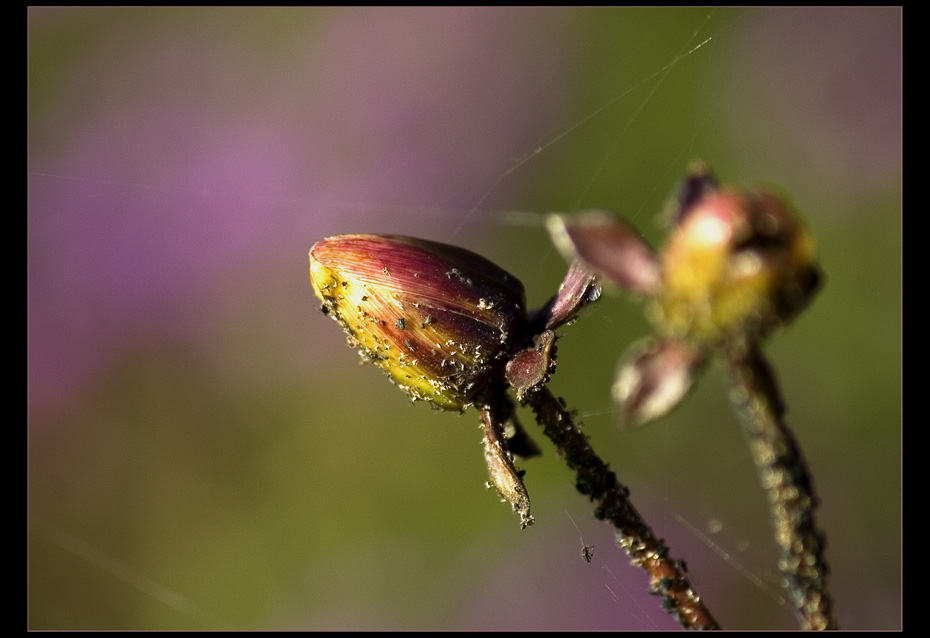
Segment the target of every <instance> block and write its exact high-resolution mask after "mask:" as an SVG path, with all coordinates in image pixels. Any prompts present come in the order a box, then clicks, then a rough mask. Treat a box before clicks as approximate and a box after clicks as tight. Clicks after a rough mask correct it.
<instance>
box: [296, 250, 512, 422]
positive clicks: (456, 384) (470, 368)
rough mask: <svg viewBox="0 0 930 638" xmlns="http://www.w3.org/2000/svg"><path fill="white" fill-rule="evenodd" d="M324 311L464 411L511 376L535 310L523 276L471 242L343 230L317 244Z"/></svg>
mask: <svg viewBox="0 0 930 638" xmlns="http://www.w3.org/2000/svg"><path fill="white" fill-rule="evenodd" d="M310 279H311V282H312V284H313V290H314V292H315V293H316V295H317V297H319V298H320V299H321V300H322V302H323V308H322V309H323V312H324V313H326V314H327V315H329V316H330V317H332V318H333V319H334V320H336V321H337V322H338V323H339V324H340V325H342V327H343V329H344V330H345V331H346V333H347V334H348V335H349V337H350V339H351V341H352V342H354V343H357V344H358V347H359V354H360V355H361V356H362V358H363V360H364V361H369V362H372V363H375V364H376V365H378V366H380V367H381V368H382V369H383V370H384V371H385V372H387V373H388V375H389V376H390V378H391V379H392V380H393V381H394V382H395V383H396V384H397V385H398V386H400V388H401V389H403V390H404V391H405V392H407V393H408V394H410V396H411V397H413V398H414V399H415V400H424V401H429V402H430V403H432V404H433V405H434V406H436V407H439V408H442V409H446V410H463V409H464V408H466V407H467V406H468V405H470V404H471V402H472V399H473V398H474V396H475V395H476V394H477V393H478V392H479V391H480V390H481V389H482V388H483V387H484V386H485V384H486V383H487V382H488V381H489V380H490V379H491V378H493V377H495V376H500V378H503V366H504V364H505V357H506V356H507V355H508V353H509V351H510V348H511V340H512V339H513V335H514V332H515V331H517V330H519V329H520V326H521V324H522V322H523V321H524V318H525V313H526V301H525V294H524V290H523V284H522V283H520V281H519V280H518V279H517V278H516V277H514V276H513V275H511V274H509V273H507V272H506V271H504V270H502V269H501V268H499V267H498V266H496V265H495V264H493V263H491V262H490V261H488V260H487V259H485V258H483V257H480V256H479V255H476V254H475V253H472V252H470V251H468V250H465V249H462V248H457V247H455V246H448V245H445V244H439V243H435V242H429V241H425V240H420V239H413V238H410V237H401V236H397V235H340V236H337V237H330V238H327V239H324V240H322V241H320V242H318V243H317V244H315V245H314V246H313V248H311V249H310Z"/></svg>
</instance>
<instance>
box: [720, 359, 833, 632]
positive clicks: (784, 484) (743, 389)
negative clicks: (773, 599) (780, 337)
mask: <svg viewBox="0 0 930 638" xmlns="http://www.w3.org/2000/svg"><path fill="white" fill-rule="evenodd" d="M728 366H729V369H730V376H731V379H732V384H733V386H732V390H731V392H730V400H731V402H732V403H733V407H734V409H735V410H736V412H737V414H738V415H739V417H740V421H741V422H742V424H743V431H744V433H745V435H746V438H747V440H748V443H749V449H750V450H751V451H752V457H753V461H755V464H756V467H757V468H758V470H759V478H760V480H761V482H762V487H763V488H764V489H765V490H766V493H767V494H768V498H769V506H770V508H771V511H772V522H773V524H774V526H775V541H776V542H777V543H778V546H779V548H780V549H781V558H780V560H779V568H780V569H781V571H782V574H783V575H784V578H783V584H784V585H785V587H786V589H787V590H788V593H789V594H790V596H791V599H792V601H793V602H794V604H795V607H796V609H797V613H798V615H799V617H800V621H801V626H802V627H803V628H804V629H836V628H837V625H836V619H835V618H834V616H833V601H832V599H831V598H830V594H829V593H828V591H827V579H828V576H829V568H828V566H827V563H826V560H825V559H824V556H823V554H824V545H825V544H826V541H825V536H824V534H823V532H821V531H819V530H818V529H817V526H816V524H815V522H814V510H815V509H816V507H817V505H818V501H817V496H816V495H815V494H814V488H813V484H812V482H811V478H810V475H809V473H808V471H807V465H806V464H805V462H804V457H803V456H802V455H801V450H800V448H799V447H798V444H797V442H796V441H795V438H794V435H793V434H792V433H791V430H789V429H788V426H787V425H786V424H785V422H784V411H785V410H784V403H783V402H782V398H781V394H780V392H779V390H778V385H777V382H776V380H775V375H774V372H773V371H772V368H771V366H770V365H769V364H768V362H767V361H766V359H765V356H764V355H763V354H762V352H761V351H760V350H759V349H758V347H755V346H753V347H750V348H749V349H748V350H747V351H744V352H735V353H732V352H731V353H729V356H728Z"/></svg>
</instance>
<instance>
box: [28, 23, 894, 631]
mask: <svg viewBox="0 0 930 638" xmlns="http://www.w3.org/2000/svg"><path fill="white" fill-rule="evenodd" d="M27 17H28V33H29V51H28V55H29V58H28V61H29V105H28V108H29V110H28V115H29V121H28V142H29V148H28V158H27V196H28V213H27V225H28V226H27V344H28V346H27V347H28V352H27V408H28V417H29V418H28V424H27V427H28V436H29V450H28V454H29V457H28V458H29V474H28V476H29V485H28V489H29V518H30V535H29V548H28V550H29V574H28V581H29V582H28V587H29V589H28V595H29V624H30V627H31V628H35V629H40V628H59V629H62V628H64V629H85V628H92V629H189V628H193V629H202V628H223V627H230V626H231V627H234V628H240V629H319V630H325V629H365V628H367V629H437V628H447V629H463V628H464V629H570V628H576V629H610V628H617V627H626V628H653V629H673V628H675V623H674V621H672V620H671V618H670V617H669V616H667V615H666V614H665V613H664V612H663V611H662V610H661V606H660V604H659V601H658V600H656V599H655V598H654V597H650V596H648V595H647V594H645V579H644V576H643V575H642V573H640V572H639V571H638V570H634V569H632V568H630V567H629V566H628V565H627V561H626V558H625V556H624V555H623V554H622V553H621V552H619V551H617V550H616V549H615V548H613V547H612V545H613V541H612V539H611V533H610V530H609V528H607V527H606V526H604V525H602V524H600V523H598V522H596V521H594V519H593V518H592V517H591V513H590V509H589V508H588V506H587V503H586V502H585V501H584V499H583V498H580V497H579V496H578V494H576V493H575V492H574V491H573V490H572V489H571V485H570V478H569V477H568V474H567V472H566V471H565V468H564V466H561V464H560V463H559V462H558V459H556V458H555V454H553V453H552V452H551V448H550V447H549V446H548V443H547V442H545V441H540V443H542V444H543V446H544V448H545V452H544V456H543V457H542V458H541V459H537V460H534V461H533V462H532V463H527V466H526V468H525V469H527V472H528V474H527V481H528V489H529V490H530V493H531V498H532V499H533V512H534V515H535V516H536V518H537V525H535V526H534V527H533V528H531V529H529V530H523V531H521V530H519V528H518V525H516V524H515V522H514V520H513V519H512V515H511V513H510V512H509V511H507V509H506V507H505V506H503V505H501V504H500V503H498V502H496V499H495V498H494V497H493V495H489V494H488V493H486V492H485V491H484V490H483V489H481V486H482V484H483V483H484V481H486V480H487V474H486V470H485V468H484V466H483V463H482V459H481V452H480V445H479V436H478V431H477V427H476V425H477V422H476V420H475V419H474V415H473V414H466V415H463V416H462V417H456V416H454V415H445V414H437V413H435V412H433V411H431V410H429V409H428V408H426V406H423V405H418V406H415V407H411V406H410V405H409V403H408V401H407V400H406V399H405V398H404V397H402V396H400V393H398V392H397V391H396V389H395V388H393V387H392V386H390V384H388V383H386V382H385V380H384V378H383V376H382V375H381V374H380V373H378V371H377V370H373V369H372V368H371V367H367V368H359V366H358V365H357V357H356V356H355V355H354V354H353V353H352V352H350V351H349V349H348V348H346V346H345V342H344V339H343V337H342V335H341V334H340V332H339V330H338V328H337V326H335V324H333V322H332V321H331V320H329V319H327V318H326V317H324V316H322V314H321V313H320V312H319V307H318V302H317V301H316V299H315V298H314V297H313V294H312V290H311V287H310V284H309V281H308V275H307V251H308V249H309V247H310V246H311V245H312V244H313V243H314V242H315V241H317V240H318V239H320V238H322V237H324V236H328V235H334V234H339V233H345V232H391V233H401V234H409V235H416V236H420V237H424V238H428V239H434V240H438V241H445V242H449V243H454V244H458V245H462V246H464V247H466V248H470V249H472V250H476V251H477V252H479V253H481V254H483V255H485V256H486V257H488V258H490V259H492V260H494V261H495V262H497V263H499V264H500V265H501V266H503V267H504V268H506V269H508V270H510V271H511V272H513V273H514V274H516V275H518V276H520V277H521V278H522V279H523V280H524V283H525V284H526V285H527V290H528V301H529V304H530V306H534V305H538V304H540V303H542V302H543V301H544V300H545V298H546V296H548V295H549V294H551V293H552V292H553V290H554V287H555V286H557V285H558V282H559V280H560V278H561V276H562V275H563V274H564V271H565V264H564V263H562V261H561V259H560V258H559V257H558V255H557V254H556V253H555V251H554V250H552V248H551V246H549V242H548V239H547V238H546V236H545V233H544V231H543V229H542V227H541V224H540V219H539V216H538V214H539V213H544V212H548V211H553V210H556V211H569V210H574V209H578V208H584V207H594V206H597V207H607V208H611V209H615V210H618V211H620V212H621V213H623V214H624V215H626V216H627V217H628V218H630V219H631V221H632V222H633V223H634V224H635V225H636V227H637V228H639V229H640V230H641V231H642V232H644V234H645V235H646V236H647V238H648V239H649V240H650V241H653V242H655V243H659V242H660V241H661V239H662V233H661V231H660V230H659V229H658V228H657V227H656V226H655V225H654V224H653V222H652V218H653V216H654V215H655V213H656V212H658V211H659V210H661V208H662V205H663V203H664V201H665V198H666V196H667V195H669V194H670V193H671V192H672V189H673V188H674V184H675V182H676V181H677V180H678V179H679V178H680V176H681V172H682V170H683V168H684V167H685V165H686V164H687V162H688V160H689V159H692V158H693V157H701V158H703V159H705V160H706V161H708V162H709V163H710V165H711V166H712V167H713V168H714V169H715V170H716V171H717V172H718V175H719V176H720V177H721V179H722V180H723V181H725V182H727V183H744V182H754V181H760V180H761V181H772V182H775V183H776V184H779V185H781V186H783V187H784V188H785V189H787V190H788V192H789V193H790V194H791V195H792V196H793V197H794V198H795V202H796V203H797V205H798V206H799V208H800V209H801V211H802V212H803V214H804V215H805V216H806V218H807V219H808V220H809V221H810V223H811V225H812V227H813V229H814V231H815V233H816V234H817V237H818V241H819V246H820V250H821V254H822V259H823V266H824V268H825V270H826V273H827V285H826V287H825V288H824V290H823V292H822V294H821V295H820V296H819V297H818V299H816V300H815V302H814V303H813V304H812V306H811V309H810V311H809V312H807V313H805V314H804V315H803V316H802V317H800V318H799V319H798V321H797V322H795V324H794V325H793V327H792V329H791V330H789V331H788V332H787V333H786V334H785V335H779V336H778V337H777V338H773V339H772V340H771V344H770V347H769V352H770V355H771V356H772V358H773V360H774V361H775V364H776V366H777V367H778V369H779V372H780V373H781V374H782V381H783V384H784V391H785V393H786V396H787V397H788V401H789V406H790V412H789V417H790V419H791V422H792V425H793V427H794V428H795V430H796V433H797V435H798V437H799V439H800V440H801V442H802V445H803V447H804V449H805V452H806V453H807V454H808V457H809V460H810V462H811V466H812V469H813V472H814V476H815V480H816V485H817V487H818V490H819V493H820V495H821V497H822V500H823V502H824V506H823V507H822V509H821V516H822V518H821V520H822V522H823V526H824V528H825V529H826V530H827V533H828V542H829V549H828V559H829V560H830V561H831V566H832V567H833V570H834V581H833V583H834V593H835V595H836V598H837V601H838V604H837V606H838V612H839V616H840V623H841V626H843V627H844V628H857V629H860V628H864V629H887V628H896V627H900V626H901V625H900V607H901V600H902V598H901V591H900V582H901V565H900V556H901V534H900V531H901V529H900V507H901V484H900V471H901V458H900V442H901V441H900V399H901V385H900V343H901V342H900V337H901V332H900V323H901V313H900V304H901V296H900V275H901V272H900V257H901V240H900V230H901V223H900V220H901V216H900V212H901V211H900V204H901V200H900V192H901V188H900V175H901V148H902V135H901V129H902V116H901V87H902V81H901V20H902V16H901V11H900V9H878V8H873V9H852V8H851V9H807V8H787V9H702V8H697V9H540V8H536V9H525V8H504V9H494V8H487V9H484V8H482V9H477V8H474V9H473V8H442V9H439V8H435V9H410V8H389V9H373V8H361V9H289V8H279V9H276V8H272V9H180V8H179V9H140V8H117V9H109V8H101V9H70V8H31V9H30V10H29V11H28V13H27ZM702 42H704V44H703V45H701V46H700V47H699V48H695V47H697V45H699V44H701V43H702ZM689 51H692V53H688V52H689ZM641 315H642V312H641V308H640V307H639V306H637V305H635V304H632V303H629V302H628V301H627V300H625V299H619V298H617V297H615V296H612V295H610V294H606V295H605V296H604V298H603V299H602V300H601V302H599V305H598V307H597V308H595V311H594V312H592V313H590V314H589V315H586V316H585V317H582V318H581V320H579V322H577V324H575V325H573V326H571V327H569V328H566V330H565V335H564V337H565V338H564V341H560V342H559V345H560V349H559V369H558V374H557V375H556V376H555V377H554V379H553V382H552V385H553V388H554V391H556V392H557V393H559V394H560V395H563V396H565V397H566V399H567V400H568V402H569V404H570V405H571V406H572V407H576V408H577V409H578V410H579V411H580V412H581V415H582V419H583V420H584V424H585V428H586V432H588V433H589V435H591V436H592V438H593V439H594V442H595V445H596V446H597V449H598V450H599V451H600V452H601V454H602V455H604V456H605V458H606V459H608V460H609V461H610V463H611V464H612V467H614V468H615V469H616V470H617V471H618V474H619V475H620V477H621V480H623V481H624V482H627V483H628V484H629V485H630V486H631V489H632V490H633V499H634V503H635V504H636V505H637V507H638V508H640V510H641V511H642V513H643V514H644V515H645V516H646V517H647V518H648V519H649V520H650V521H651V522H652V523H653V525H654V526H655V527H656V530H657V533H658V534H659V535H660V536H662V537H664V538H665V539H666V541H667V542H668V544H669V546H670V547H671V548H672V551H673V555H675V556H681V557H683V558H686V559H687V561H688V563H689V565H690V567H691V570H692V573H693V575H694V576H695V579H696V582H697V585H698V587H699V591H700V592H701V594H702V595H703V596H704V597H705V598H706V599H707V600H708V601H711V603H712V605H711V608H712V609H713V610H714V611H715V613H717V614H718V616H719V617H720V620H721V621H722V622H723V623H724V624H725V626H727V627H728V628H742V627H744V628H755V629H760V628H774V627H781V628H793V627H795V626H796V623H795V619H794V618H793V616H792V614H791V612H790V610H789V609H788V608H787V606H786V605H785V604H784V603H783V602H779V599H778V597H779V593H778V591H776V593H775V594H774V595H773V594H772V593H771V592H770V591H767V590H765V589H764V588H761V587H760V586H759V585H758V584H757V583H756V582H754V581H751V580H747V574H748V577H750V578H755V577H758V578H759V579H761V580H762V581H764V582H765V583H768V584H772V583H776V585H775V590H778V587H777V580H778V575H777V573H776V572H775V570H774V566H775V564H776V560H777V556H776V553H775V551H774V548H773V543H772V539H771V530H770V529H769V522H768V513H767V511H766V506H765V503H764V496H763V494H762V492H761V490H760V489H759V487H758V480H757V477H756V476H755V471H754V468H752V466H751V463H750V462H749V460H748V454H747V452H746V449H745V444H744V442H743V441H742V439H741V437H740V434H739V431H738V427H737V426H736V425H735V423H734V422H733V419H732V415H731V413H730V411H729V407H728V405H727V402H726V395H725V392H726V390H725V386H724V384H723V383H722V382H721V379H720V378H719V375H718V376H715V372H714V371H713V370H709V371H708V373H707V374H706V375H704V376H703V377H702V379H701V381H700V383H699V384H698V386H699V387H698V388H697V389H696V391H695V394H694V395H693V396H691V397H689V399H688V401H687V402H686V405H685V406H683V408H682V409H681V410H679V411H678V412H676V413H674V414H673V415H671V416H670V417H669V418H667V419H664V420H663V421H662V422H660V423H657V424H655V425H654V426H652V427H649V428H643V429H642V430H639V431H635V432H622V433H621V432H619V431H617V429H616V427H615V423H614V421H613V419H612V418H611V413H610V409H609V404H608V401H607V397H608V396H609V384H610V380H611V378H612V376H613V371H614V367H615V365H616V361H617V359H618V358H619V357H620V355H621V353H622V352H623V350H624V348H625V347H626V346H627V345H628V344H629V343H631V342H633V341H634V340H636V339H639V338H641V337H642V336H644V334H645V331H647V330H648V327H647V326H646V325H645V322H644V320H643V319H642V316H641ZM525 425H527V426H528V427H529V428H532V427H533V426H532V424H531V423H530V422H529V420H528V421H527V423H525ZM566 513H570V516H571V519H569V516H567V515H566ZM576 523H577V527H576V526H575V524H576ZM689 525H690V526H692V527H695V528H697V531H694V530H692V529H691V528H690V527H688V526H689ZM579 528H580V529H579ZM700 534H705V535H707V537H702V536H700ZM75 539H80V543H78V542H77V541H76V540H75ZM708 539H710V540H708ZM582 542H585V543H588V544H592V545H594V546H595V561H594V562H593V563H592V564H587V563H584V562H583V561H582V560H581V558H580V556H579V551H580V549H581V545H582ZM712 543H713V544H712ZM718 549H720V551H725V552H728V553H729V554H728V556H729V557H728V558H726V559H725V558H723V557H722V556H721V554H720V552H718V551H717V550H718ZM601 560H603V561H604V563H603V564H602V563H601V562H599V561H601ZM743 568H745V569H746V570H747V571H746V572H745V573H744V572H743V571H741V569H743ZM863 574H867V575H868V577H867V578H864V577H863ZM149 584H154V585H155V586H156V587H152V586H149ZM159 588H166V589H167V590H168V591H169V593H171V594H172V595H171V596H162V595H160V594H161V593H162V592H161V590H160V589H159ZM173 594H177V596H176V597H174V596H173ZM614 594H615V595H616V597H615V596H614ZM177 601H181V602H180V603H178V602H177ZM199 611H206V612H208V613H206V614H204V613H199Z"/></svg>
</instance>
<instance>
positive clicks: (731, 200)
mask: <svg viewBox="0 0 930 638" xmlns="http://www.w3.org/2000/svg"><path fill="white" fill-rule="evenodd" d="M685 188H686V189H687V190H688V195H687V196H686V197H684V198H680V201H681V211H680V214H679V215H678V218H677V225H676V228H675V229H674V230H673V232H672V235H671V236H670V238H669V241H668V243H667V244H666V246H665V248H664V250H663V251H662V252H661V261H662V284H663V286H662V290H661V292H660V293H659V295H658V296H657V304H656V309H657V312H655V316H654V319H655V320H656V322H657V324H658V325H659V327H660V330H661V332H663V333H665V334H668V335H673V336H677V337H682V338H686V339H689V340H691V341H692V342H695V343H698V344H700V345H702V346H708V347H712V346H717V345H720V344H721V343H722V342H724V341H730V340H733V339H737V340H745V341H753V340H757V339H759V338H761V337H764V336H765V335H767V334H768V333H770V332H771V331H772V330H773V329H775V328H777V327H779V326H780V325H782V324H783V323H784V322H785V321H787V320H789V319H790V318H792V317H793V316H794V315H795V314H796V313H797V312H798V311H799V310H801V309H802V308H803V307H804V306H806V305H807V303H808V302H809V301H810V299H811V298H812V296H813V293H814V292H815V290H816V289H817V286H818V283H819V280H820V275H819V270H818V268H817V265H816V258H815V251H814V239H813V236H812V235H811V233H810V232H809V231H808V230H807V229H806V228H805V227H804V226H803V225H802V224H801V223H800V222H799V221H798V219H797V218H796V217H795V215H794V214H793V212H792V211H791V210H790V209H789V207H788V205H787V204H786V203H785V201H784V200H782V199H781V198H779V197H776V196H775V195H773V194H771V193H768V192H765V191H761V190H750V191H737V190H731V189H720V188H718V187H717V186H716V183H715V182H714V181H713V180H712V179H711V178H709V177H707V178H706V179H702V177H701V176H700V175H699V174H694V175H691V176H690V177H689V180H688V181H687V182H686V186H685Z"/></svg>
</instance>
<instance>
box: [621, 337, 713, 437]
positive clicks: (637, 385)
mask: <svg viewBox="0 0 930 638" xmlns="http://www.w3.org/2000/svg"><path fill="white" fill-rule="evenodd" d="M701 363H702V357H701V354H700V352H698V351H697V350H695V349H693V348H691V347H690V346H689V345H688V344H687V343H685V342H683V341H679V340H677V339H667V340H661V341H653V340H651V339H650V340H646V341H643V342H640V343H638V344H634V345H633V346H631V347H630V349H629V350H628V351H627V354H626V355H625V356H624V357H623V360H622V361H621V362H620V365H619V367H618V368H617V376H616V379H615V380H614V384H613V387H612V388H611V393H612V394H613V397H614V401H616V402H617V404H618V405H619V406H620V410H621V419H622V422H623V424H624V425H642V424H644V423H648V422H649V421H653V420H655V419H658V418H659V417H661V416H664V415H666V414H668V413H669V412H670V411H671V410H672V409H673V408H675V407H676V406H677V405H678V404H679V403H680V402H681V400H682V399H683V398H684V397H685V395H687V394H688V391H689V390H691V386H692V385H693V384H694V377H695V375H696V373H697V370H698V368H699V367H700V365H701Z"/></svg>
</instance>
